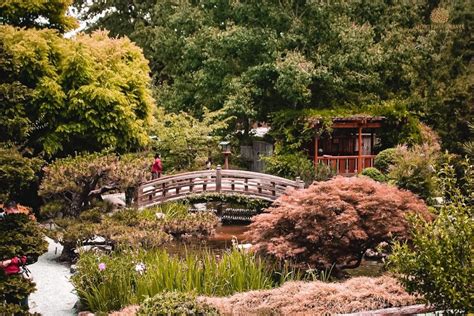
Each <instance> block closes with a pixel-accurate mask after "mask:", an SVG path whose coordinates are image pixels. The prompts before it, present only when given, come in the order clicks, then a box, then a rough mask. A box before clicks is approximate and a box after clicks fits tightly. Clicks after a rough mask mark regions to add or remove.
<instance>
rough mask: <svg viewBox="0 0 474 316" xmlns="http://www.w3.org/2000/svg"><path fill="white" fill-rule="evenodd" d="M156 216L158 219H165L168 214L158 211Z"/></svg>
mask: <svg viewBox="0 0 474 316" xmlns="http://www.w3.org/2000/svg"><path fill="white" fill-rule="evenodd" d="M155 216H156V219H164V218H165V217H166V215H165V214H164V213H161V212H156V213H155Z"/></svg>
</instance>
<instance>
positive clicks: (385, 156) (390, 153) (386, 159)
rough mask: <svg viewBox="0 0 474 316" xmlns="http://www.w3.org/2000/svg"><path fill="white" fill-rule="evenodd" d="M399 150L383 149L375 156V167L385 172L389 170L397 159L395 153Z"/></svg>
mask: <svg viewBox="0 0 474 316" xmlns="http://www.w3.org/2000/svg"><path fill="white" fill-rule="evenodd" d="M396 152H397V150H396V149H395V148H387V149H385V150H382V151H381V152H379V153H378V154H377V156H375V159H374V167H375V168H377V169H378V170H380V171H381V172H383V173H387V172H388V171H389V167H390V166H391V165H393V163H394V161H395V155H396Z"/></svg>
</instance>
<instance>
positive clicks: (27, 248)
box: [0, 214, 47, 314]
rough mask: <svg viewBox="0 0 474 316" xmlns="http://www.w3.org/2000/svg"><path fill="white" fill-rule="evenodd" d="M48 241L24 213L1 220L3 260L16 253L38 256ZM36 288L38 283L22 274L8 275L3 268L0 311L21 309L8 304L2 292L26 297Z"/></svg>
mask: <svg viewBox="0 0 474 316" xmlns="http://www.w3.org/2000/svg"><path fill="white" fill-rule="evenodd" d="M46 250H47V243H46V241H45V240H44V239H43V232H42V230H41V229H40V227H39V226H38V224H37V223H36V222H34V221H32V220H31V219H30V218H29V217H28V215H25V214H9V215H7V216H6V217H5V218H4V219H3V220H0V260H7V259H11V258H13V257H15V256H30V257H32V258H38V256H40V255H41V254H43V253H44V252H46ZM34 291H35V284H34V283H33V282H32V281H31V280H30V279H25V278H23V277H22V276H19V275H14V276H6V275H4V273H3V270H1V271H0V314H3V313H7V311H12V310H15V309H18V306H16V307H15V306H12V304H10V305H7V306H5V305H4V303H3V295H9V296H14V297H16V298H24V297H25V296H27V295H29V294H30V293H32V292H34Z"/></svg>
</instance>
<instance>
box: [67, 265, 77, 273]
mask: <svg viewBox="0 0 474 316" xmlns="http://www.w3.org/2000/svg"><path fill="white" fill-rule="evenodd" d="M76 271H77V266H76V265H75V264H72V265H71V267H70V268H69V272H71V274H74V273H76Z"/></svg>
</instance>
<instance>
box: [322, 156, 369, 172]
mask: <svg viewBox="0 0 474 316" xmlns="http://www.w3.org/2000/svg"><path fill="white" fill-rule="evenodd" d="M374 158H375V155H362V156H361V162H362V164H361V166H362V168H361V170H360V171H362V170H364V169H365V168H369V167H373V166H374ZM317 160H318V161H317V163H322V164H324V165H327V166H330V167H331V168H332V169H333V170H335V171H336V173H337V174H340V175H353V174H356V173H358V172H359V170H358V169H357V168H358V165H359V156H329V155H324V156H321V157H318V158H317Z"/></svg>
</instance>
